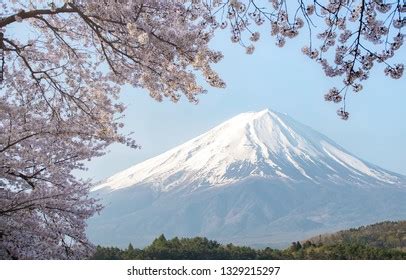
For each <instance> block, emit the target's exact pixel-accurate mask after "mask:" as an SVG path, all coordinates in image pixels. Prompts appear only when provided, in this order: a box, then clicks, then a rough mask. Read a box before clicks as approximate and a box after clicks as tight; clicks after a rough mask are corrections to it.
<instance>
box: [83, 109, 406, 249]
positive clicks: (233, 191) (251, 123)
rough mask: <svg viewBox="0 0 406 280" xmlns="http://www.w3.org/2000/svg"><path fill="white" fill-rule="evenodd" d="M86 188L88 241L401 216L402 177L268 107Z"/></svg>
mask: <svg viewBox="0 0 406 280" xmlns="http://www.w3.org/2000/svg"><path fill="white" fill-rule="evenodd" d="M92 195H94V196H96V197H100V198H101V199H102V202H103V203H104V204H105V205H106V207H105V209H104V211H103V212H102V213H101V215H100V216H99V217H95V218H92V219H91V220H89V230H88V232H89V236H90V237H91V238H93V239H92V240H94V241H95V242H96V243H100V244H115V245H117V242H123V243H124V242H127V241H129V240H137V241H138V242H140V244H147V243H148V242H150V241H151V240H153V238H155V237H156V236H157V235H159V234H161V233H165V235H167V236H185V237H188V236H206V237H208V238H212V239H216V240H218V241H221V242H233V243H236V244H243V245H245V244H265V243H271V244H277V246H282V245H283V244H284V242H288V241H289V240H303V239H304V238H307V237H310V236H312V235H315V234H319V233H325V232H329V231H336V230H340V229H343V228H348V227H354V226H359V225H362V224H366V223H374V222H378V221H381V220H390V219H405V218H406V203H404V202H405V201H406V177H404V176H403V175H400V174H396V173H393V172H390V171H387V170H385V169H382V168H380V167H378V166H376V165H373V164H370V163H367V162H365V161H363V160H361V159H359V158H358V157H356V156H353V155H352V154H351V153H350V152H347V151H346V150H345V149H343V148H342V147H341V146H339V145H337V144H336V143H335V142H334V141H332V140H330V139H329V138H328V137H326V136H324V135H322V134H320V133H318V132H316V131H314V130H313V129H311V128H310V127H308V126H305V125H303V124H301V123H299V122H297V121H295V120H293V119H292V118H290V117H289V116H287V115H284V114H280V113H275V112H272V111H269V110H263V111H260V112H249V113H243V114H240V115H237V116H236V117H234V118H231V119H230V120H228V121H226V122H223V123H222V124H220V125H218V126H216V127H214V128H213V129H211V130H209V131H208V132H206V133H204V134H202V135H200V136H198V137H195V138H193V139H192V140H189V141H187V142H185V143H184V144H182V145H179V146H177V147H175V148H172V149H170V150H169V151H167V152H165V153H163V154H161V155H158V156H156V157H153V158H151V159H149V160H147V161H144V162H142V163H139V164H137V165H135V166H133V167H130V168H128V169H126V170H124V171H122V172H119V173H118V174H116V175H114V176H112V177H110V178H108V179H107V180H105V181H104V183H102V184H101V185H99V186H98V187H96V188H95V189H94V190H93V192H92Z"/></svg>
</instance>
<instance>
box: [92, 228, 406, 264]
mask: <svg viewBox="0 0 406 280" xmlns="http://www.w3.org/2000/svg"><path fill="white" fill-rule="evenodd" d="M405 227H406V221H402V222H383V223H379V224H374V225H370V226H366V227H361V228H358V229H350V230H346V231H340V232H337V233H335V234H331V235H324V236H319V237H315V238H312V239H310V240H307V241H304V242H293V243H292V245H291V246H290V247H289V248H286V249H284V250H277V249H272V248H265V249H253V248H250V247H246V246H235V245H233V244H227V245H222V244H220V243H218V242H216V241H212V240H208V239H207V238H202V237H195V238H177V237H175V238H173V239H170V240H167V239H166V238H165V236H164V235H161V236H160V237H158V238H156V239H155V240H154V241H153V242H152V243H151V244H150V245H149V246H147V247H145V248H144V249H137V248H134V247H133V246H132V245H131V244H130V245H129V246H128V248H127V249H124V250H122V249H119V248H117V247H101V246H97V250H96V253H95V254H94V256H93V259H104V260H114V259H116V260H123V259H141V260H149V259H155V260H165V259H175V260H182V259H184V260H204V259H206V260H209V259H212V260H213V259H214V260H215V259H217V260H226V259H232V260H255V259H257V260H275V259H288V260H289V259H299V260H304V259H326V260H390V259H397V260H406V251H401V250H399V249H404V240H406V231H405Z"/></svg>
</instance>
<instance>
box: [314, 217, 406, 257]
mask: <svg viewBox="0 0 406 280" xmlns="http://www.w3.org/2000/svg"><path fill="white" fill-rule="evenodd" d="M310 241H311V242H312V243H315V244H327V245H334V244H341V243H345V244H361V245H365V246H371V247H376V248H386V249H397V250H401V251H406V221H398V222H391V221H386V222H381V223H377V224H373V225H368V226H362V227H359V228H353V229H349V230H342V231H339V232H336V233H333V234H326V235H320V236H318V237H314V238H311V239H310Z"/></svg>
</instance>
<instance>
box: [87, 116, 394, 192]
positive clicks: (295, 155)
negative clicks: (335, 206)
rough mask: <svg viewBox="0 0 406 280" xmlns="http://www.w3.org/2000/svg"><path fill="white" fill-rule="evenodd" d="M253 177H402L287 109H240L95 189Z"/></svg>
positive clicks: (374, 180)
mask: <svg viewBox="0 0 406 280" xmlns="http://www.w3.org/2000/svg"><path fill="white" fill-rule="evenodd" d="M252 177H263V178H267V179H272V180H282V181H306V180H309V181H312V182H313V183H317V184H321V183H323V182H326V181H329V182H333V183H340V184H341V183H343V182H345V181H348V182H351V183H352V184H358V185H377V184H381V183H386V184H396V183H398V182H399V180H400V179H399V178H398V177H397V176H396V175H395V174H392V173H390V172H388V171H385V170H383V169H381V168H379V167H376V166H373V165H371V164H368V163H366V162H363V161H362V160H360V159H358V158H357V157H355V156H353V155H351V154H350V153H348V152H347V151H345V150H344V149H343V148H341V147H340V146H338V145H337V144H335V143H334V142H333V141H332V140H330V139H328V138H327V137H325V136H323V135H321V134H320V133H318V132H316V131H314V130H313V129H311V128H310V127H308V126H305V125H303V124H301V123H299V122H297V121H295V120H293V119H291V118H290V117H289V116H287V115H286V114H281V113H277V112H273V111H270V110H268V109H265V110H262V111H259V112H248V113H242V114H239V115H237V116H235V117H233V118H231V119H230V120H228V121H225V122H224V123H222V124H220V125H218V126H216V127H214V128H213V129H211V130H210V131H208V132H206V133H204V134H202V135H200V136H198V137H196V138H194V139H192V140H190V141H188V142H186V143H184V144H182V145H180V146H178V147H175V148H173V149H171V150H169V151H167V152H165V153H163V154H161V155H158V156H156V157H154V158H151V159H149V160H147V161H144V162H142V163H140V164H137V165H135V166H133V167H130V168H128V169H126V170H124V171H122V172H120V173H118V174H116V175H114V176H112V177H110V178H108V179H107V180H105V181H104V182H103V183H101V184H100V185H99V186H97V187H96V188H95V189H94V190H99V189H102V188H108V189H111V190H115V189H120V188H126V187H131V186H139V185H145V184H149V185H151V186H153V188H155V189H156V190H159V191H169V190H173V189H176V188H185V187H187V186H192V185H193V188H200V187H205V186H206V187H219V186H223V185H228V184H230V183H233V182H236V181H241V180H244V179H247V178H252Z"/></svg>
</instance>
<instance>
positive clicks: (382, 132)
mask: <svg viewBox="0 0 406 280" xmlns="http://www.w3.org/2000/svg"><path fill="white" fill-rule="evenodd" d="M218 35H219V36H218V37H216V39H215V40H214V41H213V43H212V46H213V48H215V49H221V50H223V53H224V55H225V58H224V59H223V60H222V61H221V62H220V63H219V64H218V65H216V66H215V69H216V70H217V71H218V72H219V73H220V75H221V76H222V78H223V79H224V80H225V81H226V83H227V87H226V89H214V88H209V87H208V86H207V89H208V94H207V95H202V96H200V103H199V104H198V105H193V104H190V103H188V102H187V100H186V98H183V99H182V100H181V102H179V103H177V104H174V103H171V102H170V101H165V102H162V103H158V102H156V101H154V100H153V99H151V98H150V97H149V96H148V94H147V92H146V91H144V90H142V89H135V88H131V87H125V88H123V94H122V101H124V102H125V103H126V104H127V105H128V110H127V111H126V118H125V124H126V128H125V131H134V133H135V134H134V136H135V138H136V139H137V142H138V143H139V144H140V145H141V146H142V149H140V150H132V149H129V148H126V147H125V146H121V145H114V146H111V148H110V152H109V153H108V154H107V155H105V156H103V157H101V158H98V159H95V160H93V161H92V162H90V163H89V164H88V166H89V170H88V172H87V173H86V174H85V175H86V176H88V177H91V178H94V179H96V180H100V179H103V178H105V177H108V176H110V175H112V174H114V173H116V172H118V171H120V170H122V169H125V168H127V167H130V166H131V165H134V164H136V163H139V162H141V161H143V160H145V159H148V158H150V157H153V156H155V155H158V154H160V153H162V152H164V151H166V150H168V149H169V148H172V147H175V146H176V145H178V144H181V143H183V142H185V141H187V140H189V139H191V138H192V137H195V136H198V135H199V134H201V133H203V132H206V131H207V130H208V129H210V128H212V127H214V126H216V125H217V124H219V123H221V122H223V121H225V120H227V119H229V118H231V117H233V116H235V115H237V114H239V113H242V112H246V111H253V110H255V111H257V110H262V109H264V108H269V109H271V110H276V111H279V112H283V113H287V114H288V115H290V116H291V117H293V118H295V119H296V120H298V121H300V122H302V123H304V124H307V125H309V126H311V127H313V128H314V129H316V130H318V131H319V132H321V133H323V134H325V135H327V136H328V137H330V138H331V139H333V140H334V141H335V142H337V143H338V144H340V145H341V146H343V147H344V148H346V149H347V150H348V151H350V152H351V153H353V154H355V155H356V156H358V157H360V158H362V159H364V160H366V161H368V162H371V163H374V164H377V165H379V166H381V167H383V168H386V169H389V170H391V171H395V172H399V173H403V174H406V148H405V146H406V108H405V105H406V77H405V76H404V77H403V78H402V79H400V80H392V79H390V78H387V77H385V76H384V75H383V67H380V66H378V67H377V68H378V69H374V70H373V72H372V74H371V78H370V79H369V80H368V81H367V82H366V83H365V84H364V90H363V91H361V92H360V93H358V94H356V95H355V94H350V98H349V102H348V110H349V111H350V114H351V115H350V119H349V120H348V121H342V120H340V119H339V118H338V117H337V115H336V110H337V109H338V106H337V105H336V104H331V103H327V102H325V101H324V99H323V95H324V94H325V92H326V91H327V90H328V89H329V88H330V87H332V86H337V87H341V83H340V80H333V79H330V78H326V77H324V76H323V73H322V70H321V68H320V67H319V65H318V64H316V63H315V62H313V61H311V60H310V59H308V58H307V57H305V56H304V55H302V54H301V52H300V49H301V46H302V44H303V42H304V40H303V39H304V38H297V39H294V40H293V41H288V42H287V46H286V47H285V48H282V49H280V48H278V47H276V46H275V45H274V41H273V40H272V39H271V38H270V36H269V35H268V33H267V34H263V38H262V39H261V41H260V42H259V43H258V44H257V46H256V51H255V53H254V54H253V55H246V54H245V50H244V49H243V48H241V47H239V45H236V44H232V43H231V42H230V39H229V36H228V34H227V33H223V34H218ZM405 51H406V49H405V47H403V48H402V49H401V50H400V51H399V52H398V57H397V59H398V60H400V61H401V62H403V63H405V62H406V52H405Z"/></svg>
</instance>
